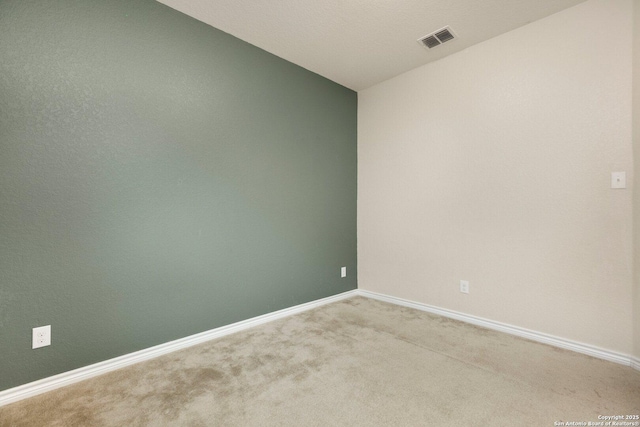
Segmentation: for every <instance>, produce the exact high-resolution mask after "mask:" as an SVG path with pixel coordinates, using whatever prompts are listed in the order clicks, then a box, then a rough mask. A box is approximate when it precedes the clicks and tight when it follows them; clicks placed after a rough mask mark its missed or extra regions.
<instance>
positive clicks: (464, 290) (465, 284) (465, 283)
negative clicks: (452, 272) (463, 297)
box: [460, 280, 469, 294]
mask: <svg viewBox="0 0 640 427" xmlns="http://www.w3.org/2000/svg"><path fill="white" fill-rule="evenodd" d="M460 292H462V293H463V294H468V293H469V282H468V281H466V280H460Z"/></svg>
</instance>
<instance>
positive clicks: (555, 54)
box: [358, 0, 633, 354]
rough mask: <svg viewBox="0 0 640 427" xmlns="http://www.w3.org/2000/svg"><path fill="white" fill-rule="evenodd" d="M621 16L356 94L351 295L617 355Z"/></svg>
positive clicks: (627, 345) (485, 50) (576, 17)
mask: <svg viewBox="0 0 640 427" xmlns="http://www.w3.org/2000/svg"><path fill="white" fill-rule="evenodd" d="M631 7H632V3H631V0H590V1H587V2H585V3H581V4H579V5H577V6H575V7H573V8H570V9H567V10H565V11H563V12H560V13H557V14H555V15H552V16H550V17H547V18H545V19H543V20H540V21H536V22H534V23H531V24H529V25H527V26H525V27H521V28H519V29H517V30H514V31H512V32H509V33H506V34H504V35H501V36H499V37H496V38H494V39H491V40H489V41H486V42H484V43H481V44H478V45H476V46H473V47H471V48H469V49H467V50H465V51H462V52H460V53H457V54H454V55H452V56H449V57H447V58H445V59H442V60H440V61H437V62H435V63H432V64H429V65H427V66H424V67H421V68H417V69H415V70H412V71H410V72H408V73H405V74H403V75H400V76H398V77H395V78H393V79H390V80H388V81H386V82H383V83H380V84H378V85H376V86H374V87H372V88H370V89H367V90H364V91H362V92H359V93H358V268H359V283H358V286H359V288H361V289H364V290H370V291H375V292H379V293H383V294H388V295H392V296H396V297H401V298H405V299H409V300H413V301H417V302H421V303H426V304H431V305H434V306H438V307H442V308H447V309H451V310H456V311H459V312H462V313H467V314H471V315H476V316H480V317H484V318H487V319H491V320H495V321H500V322H504V323H508V324H512V325H516V326H519V327H524V328H528V329H531V330H535V331H538V332H543V333H548V334H552V335H556V336H558V337H562V338H566V339H571V340H574V341H578V342H582V343H586V344H591V345H594V346H598V347H601V348H604V349H608V350H612V351H618V352H622V353H625V354H630V353H631V351H632V303H631V301H632V237H631V236H632V233H631V227H632V209H631V206H632V197H631V196H632V191H631V189H626V190H611V189H610V173H611V171H618V170H622V171H627V173H628V178H629V179H631V178H632V173H631V172H632V166H633V164H632V154H631V66H632V64H631V38H632V35H631V31H632V13H631ZM457 31H458V32H459V34H458V35H459V36H460V37H464V32H463V29H457ZM460 280H468V281H469V282H470V293H469V294H463V293H461V292H460V291H459V281H460Z"/></svg>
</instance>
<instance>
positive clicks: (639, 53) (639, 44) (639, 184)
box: [633, 0, 640, 359]
mask: <svg viewBox="0 0 640 427" xmlns="http://www.w3.org/2000/svg"><path fill="white" fill-rule="evenodd" d="M633 168H634V170H635V171H638V170H640V1H638V0H636V1H634V2H633ZM633 238H634V244H633V249H634V251H633V254H634V263H633V266H634V285H635V286H634V291H635V298H634V306H633V313H634V321H633V325H634V340H633V342H634V344H635V348H634V354H635V356H636V358H638V359H640V173H637V172H636V173H635V174H634V180H633Z"/></svg>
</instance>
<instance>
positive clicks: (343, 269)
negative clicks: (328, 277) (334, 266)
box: [340, 267, 347, 277]
mask: <svg viewBox="0 0 640 427" xmlns="http://www.w3.org/2000/svg"><path fill="white" fill-rule="evenodd" d="M340 277H347V267H342V268H341V269H340Z"/></svg>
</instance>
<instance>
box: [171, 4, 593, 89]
mask: <svg viewBox="0 0 640 427" xmlns="http://www.w3.org/2000/svg"><path fill="white" fill-rule="evenodd" d="M159 1H160V2H161V3H164V4H166V5H167V6H170V7H172V8H174V9H176V10H179V11H181V12H183V13H185V14H187V15H190V16H192V17H194V18H196V19H198V20H200V21H203V22H206V23H207V24H209V25H211V26H213V27H216V28H218V29H220V30H222V31H225V32H227V33H229V34H232V35H234V36H236V37H238V38H240V39H242V40H245V41H247V42H249V43H251V44H253V45H255V46H258V47H260V48H262V49H264V50H266V51H268V52H271V53H273V54H275V55H277V56H279V57H281V58H284V59H286V60H288V61H291V62H293V63H295V64H298V65H300V66H302V67H304V68H307V69H309V70H311V71H314V72H316V73H318V74H320V75H322V76H325V77H327V78H329V79H331V80H333V81H335V82H338V83H340V84H342V85H344V86H347V87H349V88H351V89H354V90H361V89H365V88H367V87H369V86H372V85H374V84H376V83H379V82H381V81H384V80H386V79H389V78H391V77H394V76H396V75H398V74H401V73H403V72H405V71H409V70H411V69H413V68H415V67H418V66H420V65H423V64H426V63H428V62H431V61H435V60H437V59H440V58H442V57H444V56H447V55H450V54H452V53H454V52H458V51H460V50H462V49H465V48H467V47H469V46H471V45H474V44H476V43H480V42H482V41H484V40H487V39H490V38H492V37H495V36H497V35H499V34H502V33H505V32H507V31H510V30H512V29H514V28H517V27H520V26H522V25H525V24H527V23H529V22H532V21H535V20H538V19H540V18H543V17H545V16H548V15H551V14H553V13H556V12H558V11H560V10H563V9H566V8H567V7H571V6H573V5H576V4H578V3H581V2H582V1H584V0H482V1H478V0H322V1H310V0H279V1H273V0H159ZM445 25H449V26H451V28H452V29H453V31H454V32H455V33H456V34H457V35H458V39H457V40H453V41H450V42H448V43H447V44H444V45H441V46H438V47H436V48H434V49H432V50H426V49H425V48H423V47H421V46H420V45H419V44H418V43H416V39H418V38H420V37H422V36H424V35H426V34H428V33H430V32H432V31H435V30H438V29H440V28H442V27H444V26H445Z"/></svg>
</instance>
